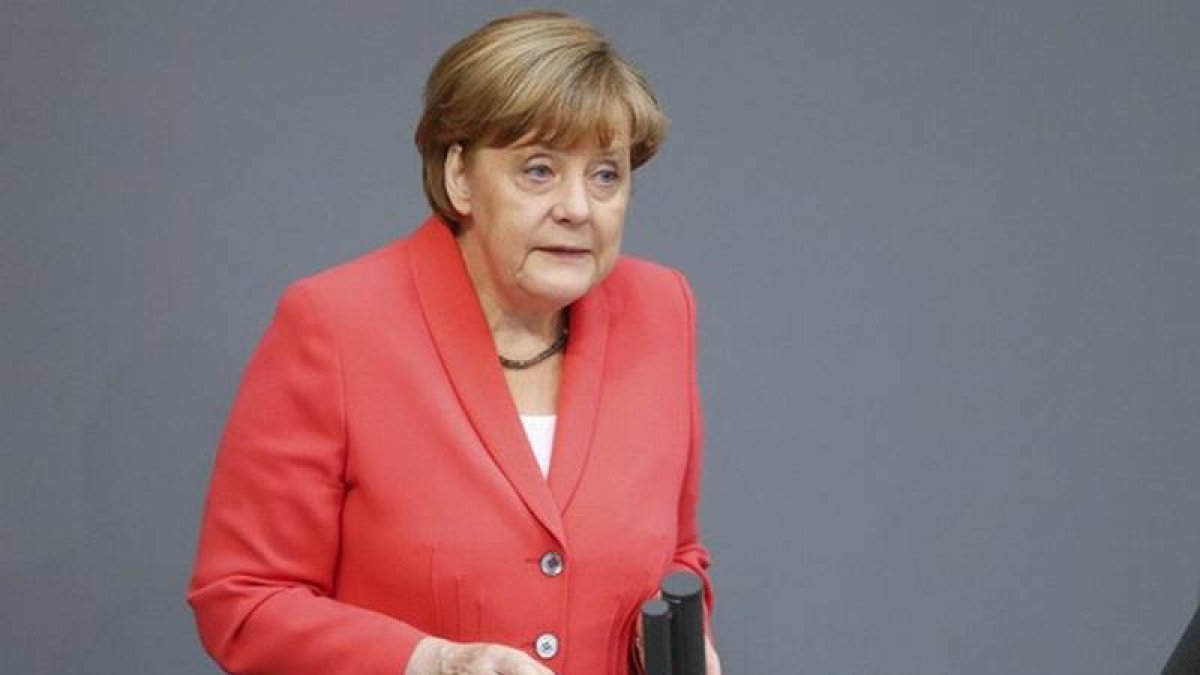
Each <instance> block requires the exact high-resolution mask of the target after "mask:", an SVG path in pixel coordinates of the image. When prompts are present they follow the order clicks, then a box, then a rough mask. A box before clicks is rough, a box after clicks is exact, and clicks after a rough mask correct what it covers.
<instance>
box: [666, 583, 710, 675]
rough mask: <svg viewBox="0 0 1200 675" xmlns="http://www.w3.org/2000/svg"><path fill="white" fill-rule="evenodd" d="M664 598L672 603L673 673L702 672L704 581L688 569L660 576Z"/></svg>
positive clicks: (698, 674)
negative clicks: (687, 570)
mask: <svg viewBox="0 0 1200 675" xmlns="http://www.w3.org/2000/svg"><path fill="white" fill-rule="evenodd" d="M662 595H663V600H666V601H667V603H668V604H669V605H670V606H671V665H672V666H673V667H674V671H673V672H674V675H705V670H706V665H705V662H704V582H702V581H701V580H700V577H698V576H696V575H695V574H691V573H689V572H676V573H675V574H672V575H670V576H668V577H667V578H666V579H663V582H662Z"/></svg>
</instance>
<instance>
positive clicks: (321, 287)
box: [279, 238, 415, 325]
mask: <svg viewBox="0 0 1200 675" xmlns="http://www.w3.org/2000/svg"><path fill="white" fill-rule="evenodd" d="M408 246H409V240H408V238H400V239H396V240H393V241H391V242H389V243H387V244H384V245H382V246H380V247H378V248H375V249H372V250H370V251H367V252H365V253H362V254H360V255H358V256H356V257H354V258H352V259H349V260H346V261H343V262H340V263H337V264H335V265H332V266H330V267H327V268H325V269H322V270H319V271H317V272H314V273H312V274H309V275H306V276H303V277H301V278H299V279H296V280H294V281H292V282H291V283H290V284H288V286H287V288H286V289H284V291H283V294H282V296H281V298H280V300H279V306H280V308H281V309H286V308H288V307H292V308H297V309H299V308H301V307H302V308H304V309H303V310H301V311H303V312H304V313H311V314H316V315H318V316H320V317H321V318H322V319H323V320H325V321H331V322H333V323H334V324H343V325H345V324H346V323H347V322H354V321H355V320H361V319H370V318H371V317H376V316H379V315H380V314H383V313H387V312H395V311H397V310H399V311H404V310H405V309H406V308H407V307H408V306H409V303H410V302H415V298H414V292H413V290H412V284H411V278H412V276H411V274H410V273H409V271H408V268H409V264H410V263H409V255H408V251H407V248H408Z"/></svg>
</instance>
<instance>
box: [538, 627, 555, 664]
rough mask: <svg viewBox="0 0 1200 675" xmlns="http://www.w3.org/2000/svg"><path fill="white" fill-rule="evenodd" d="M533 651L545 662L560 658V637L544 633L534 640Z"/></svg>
mask: <svg viewBox="0 0 1200 675" xmlns="http://www.w3.org/2000/svg"><path fill="white" fill-rule="evenodd" d="M533 649H534V651H536V652H537V655H538V656H540V657H541V658H542V659H545V660H549V659H552V658H554V657H555V656H558V636H557V635H555V634H554V633H542V634H541V635H539V636H537V640H534V642H533Z"/></svg>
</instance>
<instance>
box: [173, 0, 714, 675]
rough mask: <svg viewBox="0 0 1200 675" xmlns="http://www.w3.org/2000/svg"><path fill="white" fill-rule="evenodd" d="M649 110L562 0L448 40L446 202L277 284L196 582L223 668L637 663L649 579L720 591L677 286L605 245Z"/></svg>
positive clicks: (437, 668)
mask: <svg viewBox="0 0 1200 675" xmlns="http://www.w3.org/2000/svg"><path fill="white" fill-rule="evenodd" d="M665 125H666V122H665V118H664V117H663V115H662V112H661V110H660V109H659V107H658V104H657V102H656V101H655V99H654V97H653V94H652V93H651V91H650V90H649V88H648V86H647V84H646V82H645V81H644V80H643V79H642V77H641V76H640V75H639V74H638V73H637V71H636V70H634V69H633V68H632V67H631V66H629V65H628V64H627V63H626V62H625V61H623V60H622V59H621V58H620V57H619V56H618V55H617V54H615V53H614V52H613V51H612V50H611V48H610V47H609V46H608V43H607V42H606V40H605V39H604V38H603V37H602V36H601V35H600V34H598V33H597V32H596V31H595V30H594V29H593V28H592V27H590V26H589V25H587V24H586V23H583V22H582V21H579V20H577V19H573V18H570V17H567V16H565V15H562V14H557V13H546V12H538V13H527V14H522V15H517V16H513V17H509V18H505V19H500V20H497V21H493V22H492V23H490V24H488V25H486V26H484V27H483V28H481V29H479V30H478V31H476V32H475V33H473V34H471V35H469V36H468V37H466V38H464V39H463V40H462V41H460V42H459V43H457V44H455V45H454V46H453V47H451V48H450V50H449V51H447V52H446V54H444V55H443V56H442V58H441V59H440V60H439V62H438V63H437V65H436V66H435V67H434V70H433V72H432V74H431V75H430V78H429V82H428V85H427V87H426V100H425V110H424V114H423V117H422V119H421V121H420V124H419V126H418V129H417V133H416V141H417V145H418V147H419V149H420V152H421V157H422V161H423V164H424V182H425V192H426V194H427V196H428V198H429V201H430V204H431V205H432V207H433V210H434V212H435V215H433V216H431V217H430V218H429V219H428V220H427V221H426V222H425V223H424V224H423V225H422V226H421V227H420V228H419V229H418V230H417V231H416V232H415V233H413V234H412V235H411V236H409V237H407V238H405V239H401V240H398V241H396V242H394V243H392V244H390V245H388V246H385V247H383V248H381V249H379V250H376V251H374V252H371V253H369V254H367V255H365V256H363V257H361V258H358V259H356V260H352V261H350V262H348V263H344V264H342V265H339V266H337V267H334V268H332V269H329V270H326V271H324V272H321V273H319V274H316V275H314V276H311V277H308V278H306V279H303V280H300V281H299V282H297V283H295V284H293V285H292V286H291V287H289V288H288V289H287V291H285V293H284V294H283V297H282V299H281V300H280V302H279V305H278V308H277V311H276V314H275V317H274V319H273V321H272V323H271V325H270V326H269V328H268V329H267V331H266V333H265V335H264V336H263V338H262V341H261V342H260V344H259V345H258V347H257V350H256V352H255V354H254V355H253V357H252V358H251V360H250V362H249V365H248V366H247V369H246V372H245V375H244V379H243V381H242V384H241V388H240V390H239V392H238V395H237V398H236V401H235V403H234V406H233V408H232V411H231V413H230V418H229V421H228V424H227V427H226V430H225V433H224V435H223V437H222V440H221V446H220V449H219V452H218V456H217V461H216V466H215V468H214V474H213V478H212V484H211V487H210V492H209V497H208V502H207V505H206V508H205V515H204V522H203V526H202V531H201V537H200V547H199V552H198V557H197V562H196V567H195V571H194V575H193V578H192V581H191V585H190V589H189V594H188V600H189V602H190V603H191V605H192V607H193V608H194V610H195V613H196V620H197V624H198V627H199V632H200V636H201V638H202V640H203V642H204V645H205V647H206V648H207V649H208V651H209V652H210V653H211V654H212V655H213V657H214V658H215V659H216V660H217V661H218V662H219V663H220V664H221V665H222V667H224V668H225V669H227V670H229V671H232V672H239V673H243V672H244V673H314V674H316V673H320V674H323V675H324V674H329V673H380V674H381V675H382V674H385V673H386V674H387V675H400V673H407V674H408V675H437V674H440V673H502V674H504V675H518V674H520V675H526V674H529V675H533V674H546V673H569V674H570V675H595V674H598V673H625V672H627V671H628V667H629V666H628V661H629V658H630V656H631V654H632V653H633V652H634V651H636V650H633V649H631V644H634V643H635V642H636V638H635V635H634V634H635V632H636V630H637V626H636V623H637V621H636V617H637V616H638V608H639V606H640V604H641V602H642V601H643V600H645V599H646V598H647V597H650V596H652V595H653V594H654V592H655V588H656V586H657V584H658V582H659V580H660V579H661V578H662V577H663V575H665V574H667V573H669V572H671V571H674V570H689V571H691V572H694V573H696V574H699V575H701V576H702V578H703V579H704V580H705V589H706V598H705V599H706V606H707V609H709V610H711V605H712V593H711V588H710V586H709V583H708V577H707V575H706V573H705V570H706V569H707V567H708V554H707V552H706V550H705V549H704V547H703V546H702V545H701V543H700V541H699V539H698V536H697V527H696V503H697V493H698V490H699V486H700V440H701V439H700V409H699V401H698V397H697V390H696V381H695V346H694V345H695V340H694V326H695V319H694V315H693V305H692V299H691V295H690V291H689V290H688V287H687V284H686V282H685V281H684V279H683V277H682V275H680V274H679V273H678V272H675V271H673V270H669V269H666V268H663V267H659V266H657V265H654V264H651V263H648V262H643V261H638V260H634V259H630V258H621V257H618V250H619V247H620V242H621V232H622V226H623V224H624V218H625V209H626V205H627V203H628V200H629V196H630V190H631V173H632V171H633V169H635V168H637V167H638V166H640V165H641V164H643V163H645V162H646V161H647V160H649V159H650V158H651V157H652V156H653V155H654V153H655V151H656V150H657V148H658V146H659V144H660V142H661V141H662V138H663V134H664V131H665ZM709 661H710V663H711V665H710V667H709V672H710V673H719V666H717V665H716V658H715V654H713V653H711V651H710V656H709Z"/></svg>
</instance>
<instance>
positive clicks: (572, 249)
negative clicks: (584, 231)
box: [537, 246, 591, 256]
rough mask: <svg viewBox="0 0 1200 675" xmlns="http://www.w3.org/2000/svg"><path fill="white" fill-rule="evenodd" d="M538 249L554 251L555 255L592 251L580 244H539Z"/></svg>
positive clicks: (570, 254)
mask: <svg viewBox="0 0 1200 675" xmlns="http://www.w3.org/2000/svg"><path fill="white" fill-rule="evenodd" d="M537 250H538V251H543V252H545V253H553V254H555V255H568V256H577V255H586V254H588V253H591V250H590V249H587V248H582V247H579V246H539V247H537Z"/></svg>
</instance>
